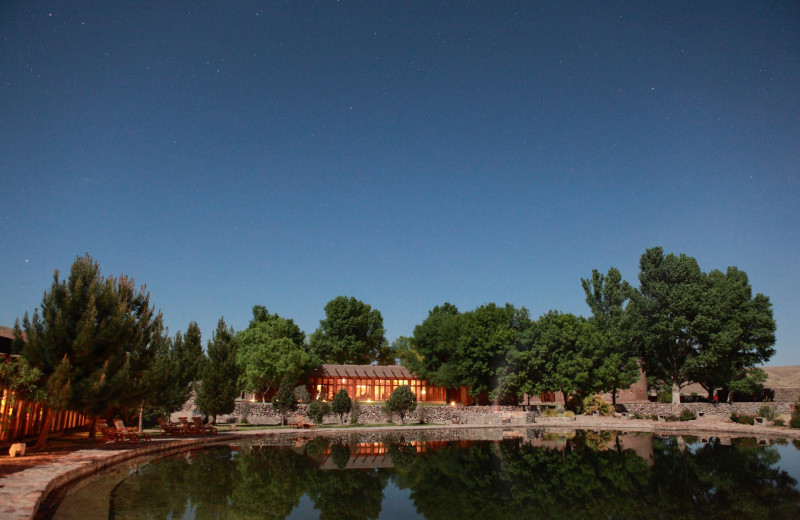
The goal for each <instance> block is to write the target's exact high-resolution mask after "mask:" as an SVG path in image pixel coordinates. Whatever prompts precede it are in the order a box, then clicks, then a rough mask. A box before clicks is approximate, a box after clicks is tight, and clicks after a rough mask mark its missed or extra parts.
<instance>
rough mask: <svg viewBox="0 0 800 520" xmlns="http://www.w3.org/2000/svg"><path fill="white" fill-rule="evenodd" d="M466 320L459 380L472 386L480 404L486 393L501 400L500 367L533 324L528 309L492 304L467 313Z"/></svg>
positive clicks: (460, 341) (459, 345)
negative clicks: (483, 394)
mask: <svg viewBox="0 0 800 520" xmlns="http://www.w3.org/2000/svg"><path fill="white" fill-rule="evenodd" d="M463 320H464V321H463V323H462V325H461V334H460V336H459V340H458V349H457V354H458V355H457V359H458V375H459V379H460V381H461V382H462V384H466V385H469V391H470V394H471V395H472V396H473V397H475V398H476V400H475V403H476V404H478V399H477V397H478V396H479V395H480V394H481V393H484V392H490V391H492V392H493V393H494V395H493V396H492V397H494V398H495V399H499V398H500V397H502V396H501V395H499V394H498V392H495V390H501V389H502V388H501V387H500V385H499V384H498V378H499V375H500V373H501V372H500V368H501V366H502V365H503V364H504V363H505V361H506V358H507V356H508V353H509V351H511V350H513V349H515V348H517V342H518V341H519V339H520V336H521V334H522V333H523V332H524V331H525V329H527V328H528V327H530V325H531V320H530V316H529V314H528V310H527V309H525V308H524V307H523V308H521V309H516V308H515V307H514V306H513V305H511V304H510V303H507V304H506V305H505V307H498V306H497V305H495V304H494V303H490V304H487V305H483V306H481V307H478V308H477V309H475V310H474V311H471V312H468V313H465V314H464V317H463Z"/></svg>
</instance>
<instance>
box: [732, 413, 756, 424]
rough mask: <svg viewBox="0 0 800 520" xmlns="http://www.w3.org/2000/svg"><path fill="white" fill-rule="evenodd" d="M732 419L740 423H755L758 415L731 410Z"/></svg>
mask: <svg viewBox="0 0 800 520" xmlns="http://www.w3.org/2000/svg"><path fill="white" fill-rule="evenodd" d="M731 421H733V422H735V423H739V424H755V423H756V416H755V415H747V414H745V413H739V412H731Z"/></svg>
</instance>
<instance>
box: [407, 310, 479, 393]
mask: <svg viewBox="0 0 800 520" xmlns="http://www.w3.org/2000/svg"><path fill="white" fill-rule="evenodd" d="M462 325H463V315H462V314H461V313H459V311H458V308H457V307H456V306H455V305H452V304H450V303H444V304H443V305H437V306H436V307H434V308H433V309H432V310H431V311H429V312H428V317H427V318H425V321H423V322H422V323H421V324H419V325H417V326H416V327H414V336H413V338H411V341H410V342H402V343H401V344H400V345H398V346H397V347H396V355H397V357H398V358H400V360H401V362H402V363H403V365H404V366H405V367H406V368H408V369H409V370H411V371H412V372H414V373H415V374H417V375H418V376H419V377H420V378H422V379H424V380H426V381H429V382H430V383H433V384H435V385H439V386H442V387H446V388H458V387H459V386H461V385H462V384H463V383H462V379H461V377H460V376H459V371H458V366H459V361H458V345H459V340H460V337H461V330H462Z"/></svg>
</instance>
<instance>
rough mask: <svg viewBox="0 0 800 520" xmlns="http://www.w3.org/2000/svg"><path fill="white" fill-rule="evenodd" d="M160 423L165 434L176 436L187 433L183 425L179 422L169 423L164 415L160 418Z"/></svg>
mask: <svg viewBox="0 0 800 520" xmlns="http://www.w3.org/2000/svg"><path fill="white" fill-rule="evenodd" d="M158 425H159V426H160V427H161V431H162V432H164V435H172V436H173V437H174V436H176V435H183V434H184V433H186V431H185V430H184V428H183V426H181V425H180V424H178V423H168V422H167V421H165V420H164V418H163V417H159V418H158Z"/></svg>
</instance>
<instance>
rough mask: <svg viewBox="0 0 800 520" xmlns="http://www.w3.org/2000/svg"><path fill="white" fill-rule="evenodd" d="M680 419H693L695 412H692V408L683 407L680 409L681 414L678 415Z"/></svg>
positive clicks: (695, 415) (695, 416)
mask: <svg viewBox="0 0 800 520" xmlns="http://www.w3.org/2000/svg"><path fill="white" fill-rule="evenodd" d="M678 419H679V420H680V421H693V420H695V419H697V414H696V413H694V411H693V410H689V409H688V408H684V409H683V410H681V414H680V415H679V416H678Z"/></svg>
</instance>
